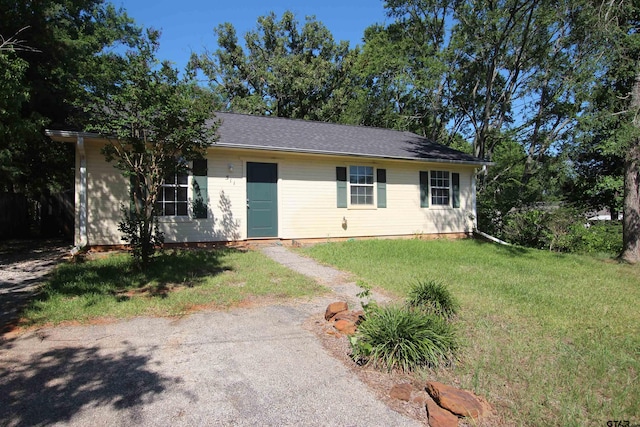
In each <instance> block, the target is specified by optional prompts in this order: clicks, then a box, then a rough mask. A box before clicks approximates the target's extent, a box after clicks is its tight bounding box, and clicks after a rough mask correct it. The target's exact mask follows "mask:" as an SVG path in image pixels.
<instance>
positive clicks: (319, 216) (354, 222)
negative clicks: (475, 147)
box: [278, 158, 473, 239]
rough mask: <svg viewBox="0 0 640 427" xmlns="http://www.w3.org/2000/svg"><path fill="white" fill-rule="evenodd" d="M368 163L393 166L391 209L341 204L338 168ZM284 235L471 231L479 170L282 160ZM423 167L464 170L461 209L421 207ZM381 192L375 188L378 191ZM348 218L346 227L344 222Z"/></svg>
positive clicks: (427, 167) (389, 168)
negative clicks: (474, 181) (473, 187)
mask: <svg viewBox="0 0 640 427" xmlns="http://www.w3.org/2000/svg"><path fill="white" fill-rule="evenodd" d="M350 165H362V166H373V167H374V168H375V169H378V168H382V169H386V170H387V190H386V194H387V207H386V208H376V207H375V206H376V203H375V201H374V205H373V206H366V207H363V206H351V204H349V207H348V208H337V207H336V181H335V179H336V177H335V167H336V166H346V167H347V168H348V166H350ZM279 170H280V182H279V184H280V185H279V188H278V190H279V192H280V194H281V195H282V196H281V197H280V200H281V203H280V207H281V209H280V216H279V218H280V224H281V227H280V237H282V238H285V239H292V238H332V237H357V236H386V235H407V234H431V233H459V232H468V231H471V227H472V220H471V218H470V214H472V213H473V206H472V201H471V196H472V194H471V193H472V192H471V178H472V173H473V169H472V168H464V167H452V166H448V165H442V164H425V163H417V162H394V161H388V162H381V161H375V162H372V161H367V160H365V159H352V160H349V159H340V160H334V159H325V160H317V159H315V160H313V161H309V160H307V161H304V160H302V159H300V160H297V159H295V158H291V159H286V160H284V159H283V160H281V162H280V168H279ZM421 170H448V171H450V172H457V173H460V201H461V203H460V208H451V207H441V206H435V207H429V208H421V207H420V186H419V173H420V171H421ZM374 194H375V192H374ZM345 220H346V229H345V228H344V227H343V224H344V223H345Z"/></svg>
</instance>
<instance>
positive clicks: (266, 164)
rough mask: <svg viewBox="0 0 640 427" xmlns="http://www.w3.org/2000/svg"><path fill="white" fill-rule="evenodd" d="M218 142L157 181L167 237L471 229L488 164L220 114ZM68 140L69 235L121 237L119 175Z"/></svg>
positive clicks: (395, 138)
mask: <svg viewBox="0 0 640 427" xmlns="http://www.w3.org/2000/svg"><path fill="white" fill-rule="evenodd" d="M216 118H217V119H219V120H220V121H221V125H220V127H219V130H218V134H219V140H218V141H217V142H215V143H213V144H212V145H211V146H210V147H209V148H208V150H207V154H206V156H205V159H204V160H201V161H196V162H194V163H193V165H192V166H193V167H192V174H191V176H186V175H185V176H176V177H172V178H170V179H168V180H167V181H166V182H165V185H164V187H163V191H162V194H161V197H160V200H159V202H158V205H157V207H158V213H159V220H160V225H161V229H162V230H163V231H164V233H165V241H166V242H167V243H172V242H173V243H178V242H191V243H196V242H215V241H235V240H246V239H254V238H257V239H272V238H273V239H286V240H289V239H333V238H350V237H376V236H378V237H391V236H415V235H433V234H436V235H454V236H461V235H465V234H469V233H471V232H472V231H473V229H474V227H475V218H476V206H475V204H476V202H475V179H474V176H475V171H476V169H477V168H480V167H483V166H484V165H486V164H487V163H486V162H484V161H482V160H480V159H478V158H475V157H473V156H470V155H468V154H465V153H462V152H459V151H456V150H453V149H451V148H448V147H445V146H443V145H439V144H435V143H433V142H431V141H429V140H427V139H425V138H422V137H420V136H418V135H416V134H413V133H409V132H401V131H395V130H388V129H379V128H368V127H361V126H347V125H338V124H332V123H321V122H311V121H303V120H291V119H283V118H274V117H265V116H250V115H243V114H233V113H217V114H216ZM47 134H48V135H49V136H50V137H51V138H52V139H53V140H55V141H66V142H72V143H74V144H76V185H75V187H76V200H75V212H76V214H75V216H76V221H75V224H76V225H75V244H76V245H90V246H96V245H119V244H122V241H121V239H120V238H121V233H120V232H119V231H118V222H119V220H120V215H121V212H120V206H121V205H123V204H127V203H128V200H129V199H128V197H129V196H128V181H127V180H126V179H125V178H123V177H122V175H121V174H120V172H119V171H118V170H117V169H115V168H114V167H113V166H112V165H111V164H110V163H107V162H106V161H105V159H104V156H103V155H102V154H101V151H100V150H101V148H102V147H103V145H104V144H105V140H104V138H102V137H100V136H99V135H96V134H89V133H83V132H67V131H55V130H50V131H47Z"/></svg>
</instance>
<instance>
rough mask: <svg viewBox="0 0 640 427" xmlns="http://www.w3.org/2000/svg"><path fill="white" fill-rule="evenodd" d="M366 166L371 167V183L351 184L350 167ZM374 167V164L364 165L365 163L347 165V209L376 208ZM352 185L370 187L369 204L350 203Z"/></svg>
mask: <svg viewBox="0 0 640 427" xmlns="http://www.w3.org/2000/svg"><path fill="white" fill-rule="evenodd" d="M359 166H362V167H368V168H371V177H372V183H371V184H352V183H351V168H352V167H359ZM376 183H377V181H376V167H375V166H374V165H366V164H349V165H347V189H348V191H347V206H348V208H347V209H352V210H372V209H377V208H378V205H377V203H378V200H377V194H376V193H377V192H376ZM352 186H358V187H370V188H371V194H372V202H371V203H370V204H358V203H351V189H352Z"/></svg>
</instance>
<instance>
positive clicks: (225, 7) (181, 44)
mask: <svg viewBox="0 0 640 427" xmlns="http://www.w3.org/2000/svg"><path fill="white" fill-rule="evenodd" d="M111 1H112V2H113V3H114V5H115V6H116V7H122V8H124V9H125V10H126V11H127V13H128V14H129V16H131V17H132V18H133V19H134V20H135V21H136V22H137V23H138V24H139V25H143V26H144V27H153V28H156V29H159V30H162V38H161V39H160V52H159V53H158V57H159V58H160V59H169V60H171V61H173V62H174V63H175V65H176V66H177V67H178V69H180V70H182V69H184V67H185V65H186V64H187V61H188V60H189V56H190V54H191V52H192V51H193V52H198V53H200V52H202V51H203V50H204V47H207V48H208V49H209V50H215V49H216V48H217V44H216V37H215V36H214V34H213V28H215V27H216V26H218V25H219V24H222V23H224V22H230V23H231V24H233V26H234V27H235V29H236V32H237V33H238V37H239V38H242V36H243V35H244V33H246V32H247V31H249V30H252V29H254V28H255V27H256V23H257V19H258V17H259V16H262V15H267V14H268V13H269V12H271V11H273V12H275V13H276V16H277V17H278V18H280V17H281V16H282V13H283V12H284V11H286V10H291V11H292V12H293V13H294V14H295V16H296V18H297V19H298V20H299V21H300V23H303V22H304V18H305V16H309V15H315V17H316V19H317V20H319V21H321V22H322V23H323V24H324V25H325V26H326V27H327V28H328V29H329V30H330V31H331V33H332V34H333V37H334V38H335V39H336V40H348V41H349V42H350V44H351V47H354V46H355V45H357V44H362V36H363V34H364V29H365V28H367V27H368V26H370V25H372V24H375V23H384V22H386V16H385V11H384V7H383V4H384V2H383V1H382V0H323V1H315V0H298V1H294V0H271V1H264V0H261V1H260V0H227V1H219V0H156V1H150V0H111Z"/></svg>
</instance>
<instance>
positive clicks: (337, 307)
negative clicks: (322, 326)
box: [324, 301, 349, 320]
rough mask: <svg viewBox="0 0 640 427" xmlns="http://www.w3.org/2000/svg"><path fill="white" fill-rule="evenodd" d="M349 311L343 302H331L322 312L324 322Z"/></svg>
mask: <svg viewBox="0 0 640 427" xmlns="http://www.w3.org/2000/svg"><path fill="white" fill-rule="evenodd" d="M347 310H349V306H348V305H347V303H346V302H344V301H337V302H332V303H331V304H329V306H328V307H327V310H326V311H325V312H324V318H325V320H331V319H332V318H333V316H335V315H336V314H338V313H340V312H342V311H347Z"/></svg>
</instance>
